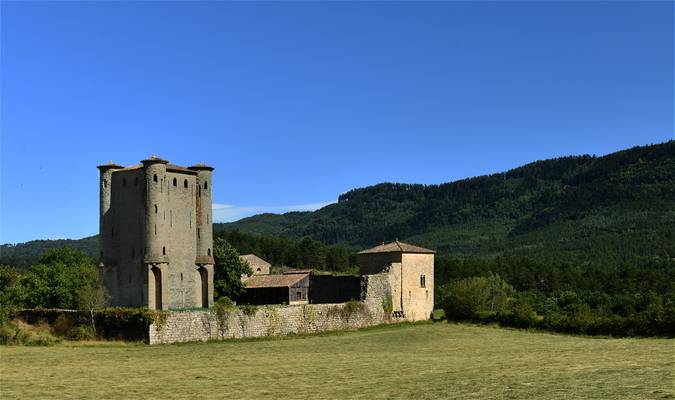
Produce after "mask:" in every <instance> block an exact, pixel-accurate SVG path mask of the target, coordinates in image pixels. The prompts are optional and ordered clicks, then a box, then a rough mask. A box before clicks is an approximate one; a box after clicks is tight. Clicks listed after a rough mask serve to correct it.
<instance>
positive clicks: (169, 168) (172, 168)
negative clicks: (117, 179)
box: [115, 164, 197, 175]
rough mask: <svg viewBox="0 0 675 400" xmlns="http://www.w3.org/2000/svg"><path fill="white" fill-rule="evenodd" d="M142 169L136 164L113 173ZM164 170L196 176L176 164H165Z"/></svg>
mask: <svg viewBox="0 0 675 400" xmlns="http://www.w3.org/2000/svg"><path fill="white" fill-rule="evenodd" d="M141 168H143V164H136V165H130V166H128V167H124V168H122V167H119V169H117V170H115V172H124V171H134V170H137V169H141ZM166 170H167V171H171V172H180V173H184V174H190V175H196V174H197V171H193V170H191V169H188V168H185V167H181V166H180V165H176V164H166Z"/></svg>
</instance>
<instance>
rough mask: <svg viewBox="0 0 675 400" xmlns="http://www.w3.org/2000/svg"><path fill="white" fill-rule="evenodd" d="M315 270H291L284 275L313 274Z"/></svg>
mask: <svg viewBox="0 0 675 400" xmlns="http://www.w3.org/2000/svg"><path fill="white" fill-rule="evenodd" d="M313 271H314V270H313V269H311V268H306V269H293V268H291V269H289V270H286V271H284V274H311V273H312V272H313Z"/></svg>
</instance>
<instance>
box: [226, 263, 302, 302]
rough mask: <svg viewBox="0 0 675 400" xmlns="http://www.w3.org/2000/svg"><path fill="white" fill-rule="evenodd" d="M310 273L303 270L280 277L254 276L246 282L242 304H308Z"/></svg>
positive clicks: (240, 299)
mask: <svg viewBox="0 0 675 400" xmlns="http://www.w3.org/2000/svg"><path fill="white" fill-rule="evenodd" d="M309 275H310V272H309V271H306V270H301V271H297V272H286V273H284V274H278V275H253V276H251V277H249V278H247V279H246V280H245V281H244V286H245V287H246V292H245V293H244V294H243V295H242V296H241V297H240V298H239V300H238V302H239V303H240V304H282V303H286V304H307V303H308V296H309Z"/></svg>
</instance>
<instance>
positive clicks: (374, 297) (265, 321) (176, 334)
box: [148, 274, 391, 344]
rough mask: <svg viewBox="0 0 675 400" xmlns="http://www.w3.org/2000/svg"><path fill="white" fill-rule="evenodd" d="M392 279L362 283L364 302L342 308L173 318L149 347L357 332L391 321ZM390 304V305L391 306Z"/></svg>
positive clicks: (153, 330)
mask: <svg viewBox="0 0 675 400" xmlns="http://www.w3.org/2000/svg"><path fill="white" fill-rule="evenodd" d="M387 275H388V274H377V275H366V276H364V277H363V281H362V286H363V294H362V298H363V301H360V302H350V303H338V304H304V305H265V306H257V307H256V308H248V310H255V312H249V313H248V314H250V315H248V314H247V313H245V312H244V310H245V309H244V308H240V307H237V308H233V309H232V310H229V311H226V312H225V313H223V314H221V315H217V314H216V313H215V312H213V311H183V312H181V311H177V312H172V313H171V314H170V315H169V317H168V318H167V320H166V322H165V323H164V324H163V325H162V326H160V327H158V326H155V325H151V326H150V328H149V335H148V337H149V343H150V344H159V343H177V342H192V341H206V340H223V339H231V338H246V337H263V336H282V335H288V334H291V333H312V332H322V331H331V330H342V329H356V328H362V327H366V326H373V325H379V324H382V323H387V322H390V321H391V314H390V313H389V312H386V311H385V308H386V307H387V306H386V304H387V300H386V299H391V289H390V284H389V277H388V276H387ZM389 301H391V300H389Z"/></svg>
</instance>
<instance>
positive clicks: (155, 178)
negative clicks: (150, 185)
mask: <svg viewBox="0 0 675 400" xmlns="http://www.w3.org/2000/svg"><path fill="white" fill-rule="evenodd" d="M152 180H153V181H155V182H157V174H155V175H153V176H152Z"/></svg>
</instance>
